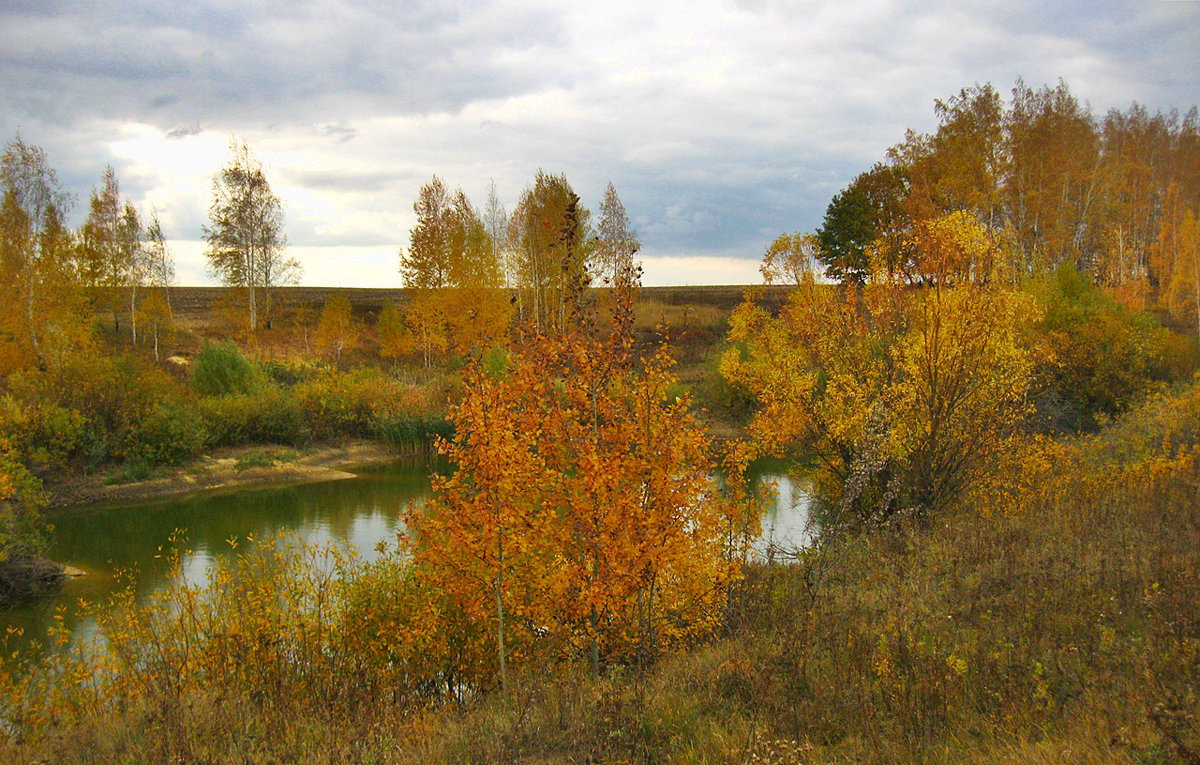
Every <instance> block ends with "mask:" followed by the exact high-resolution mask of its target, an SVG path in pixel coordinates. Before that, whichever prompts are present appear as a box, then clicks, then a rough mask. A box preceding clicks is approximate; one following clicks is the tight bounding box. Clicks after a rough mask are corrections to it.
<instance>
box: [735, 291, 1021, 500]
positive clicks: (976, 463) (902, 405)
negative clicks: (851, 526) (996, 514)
mask: <svg viewBox="0 0 1200 765" xmlns="http://www.w3.org/2000/svg"><path fill="white" fill-rule="evenodd" d="M926 283H927V284H929V286H928V287H926V288H924V289H914V288H912V287H908V286H906V285H904V284H902V283H900V282H899V281H898V280H894V279H881V280H876V281H872V282H870V283H868V284H867V285H866V286H865V287H864V288H863V289H862V292H861V293H858V292H857V291H856V290H855V289H854V288H853V287H852V286H851V287H848V288H844V289H839V288H835V287H833V286H828V285H821V284H817V283H816V281H815V279H813V278H812V277H811V275H810V276H808V277H806V278H805V279H804V280H803V282H802V284H801V286H800V287H799V288H798V289H797V290H796V291H795V292H793V294H792V296H791V297H790V299H789V301H788V303H787V305H786V306H785V307H784V308H783V309H782V310H781V311H780V313H779V315H778V316H775V317H773V316H771V315H770V314H768V313H767V312H766V311H764V310H763V309H761V308H759V307H758V306H756V305H754V304H753V303H746V304H744V305H742V306H740V307H739V308H738V309H737V310H736V311H735V312H734V314H733V316H732V317H731V320H730V335H729V339H730V341H731V343H732V347H731V348H730V350H729V351H728V352H726V354H725V355H724V356H723V357H722V359H721V372H722V374H723V375H724V376H725V377H726V379H728V380H729V381H730V382H731V383H732V384H734V385H735V386H737V387H740V388H741V389H743V390H745V391H746V392H747V393H749V394H750V395H751V396H753V397H754V398H755V399H756V400H757V402H758V407H759V408H758V411H757V412H756V413H755V415H754V417H753V419H752V421H751V425H750V431H751V434H752V436H753V437H754V440H755V443H756V445H757V448H758V450H759V451H760V452H765V453H776V454H779V453H787V452H789V451H794V452H797V453H800V454H806V455H809V456H811V457H812V458H813V459H814V460H815V461H816V468H815V471H814V479H815V481H816V483H817V488H818V492H819V494H820V495H821V496H822V497H823V498H824V499H825V500H826V502H827V504H828V505H829V506H830V507H831V508H832V509H833V510H834V511H839V512H844V513H846V514H847V516H848V517H854V518H856V519H858V520H863V519H866V518H871V517H880V516H886V515H890V514H892V513H895V512H897V511H899V510H901V509H906V508H913V509H916V510H917V511H918V512H920V513H926V512H934V511H937V510H940V509H942V508H944V507H945V506H947V505H948V504H950V503H951V502H952V501H953V500H954V499H955V498H956V497H957V496H958V494H959V493H960V492H961V491H963V490H965V489H966V488H968V487H969V486H971V485H972V484H973V483H974V482H975V481H977V480H978V479H979V477H980V475H981V474H982V472H983V471H984V469H985V468H986V466H987V465H988V464H989V462H990V461H992V460H994V459H996V458H998V456H999V455H1001V454H1002V452H1003V450H1004V448H1005V445H1006V436H1007V435H1008V434H1009V433H1010V432H1011V430H1012V429H1013V428H1014V427H1015V426H1016V425H1017V424H1019V422H1020V421H1021V419H1022V417H1023V415H1024V413H1025V411H1026V404H1025V396H1024V394H1025V390H1026V386H1027V384H1028V380H1029V374H1030V357H1029V353H1028V352H1027V351H1026V350H1025V349H1024V347H1023V346H1022V342H1021V332H1022V330H1023V328H1024V327H1025V326H1026V325H1027V324H1028V323H1029V322H1030V321H1032V320H1033V319H1034V318H1035V315H1036V308H1035V306H1034V304H1033V302H1032V301H1031V300H1030V299H1029V298H1027V297H1026V296H1023V295H1021V294H1019V293H1015V292H1011V291H1006V290H1002V289H998V288H995V287H988V286H976V285H972V284H970V283H963V284H959V285H957V286H954V287H949V286H947V282H946V281H945V280H941V279H935V280H930V281H927V282H926Z"/></svg>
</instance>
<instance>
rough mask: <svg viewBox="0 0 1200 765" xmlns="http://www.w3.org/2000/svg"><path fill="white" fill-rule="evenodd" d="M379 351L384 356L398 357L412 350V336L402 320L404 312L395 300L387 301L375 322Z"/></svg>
mask: <svg viewBox="0 0 1200 765" xmlns="http://www.w3.org/2000/svg"><path fill="white" fill-rule="evenodd" d="M375 335H376V339H378V341H379V352H380V354H382V355H383V356H384V357H385V358H389V359H400V358H402V357H404V356H406V355H408V354H409V353H411V352H412V350H413V347H414V346H413V336H412V333H411V332H409V330H408V325H407V323H406V322H405V320H404V312H403V311H402V310H401V309H400V306H399V305H398V304H397V303H396V302H395V301H388V303H387V304H385V305H384V306H383V310H381V311H380V312H379V319H378V320H377V321H376V322H375Z"/></svg>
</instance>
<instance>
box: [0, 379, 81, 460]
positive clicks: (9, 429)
mask: <svg viewBox="0 0 1200 765" xmlns="http://www.w3.org/2000/svg"><path fill="white" fill-rule="evenodd" d="M0 433H5V434H6V435H7V436H8V437H9V438H10V439H11V440H12V447H13V449H14V450H15V453H16V455H17V456H18V458H19V459H20V460H21V461H22V462H23V463H25V465H27V466H28V467H29V468H30V469H32V470H35V471H53V470H62V469H63V468H64V467H66V464H67V463H68V462H69V461H70V460H71V459H72V458H73V457H75V456H76V455H78V454H80V453H81V452H82V451H83V449H84V446H85V442H86V436H87V423H86V421H85V419H84V416H83V415H82V414H80V413H79V412H77V411H75V410H73V409H66V408H64V407H61V406H59V405H58V404H55V403H52V402H42V403H32V404H30V403H25V402H22V401H19V400H17V399H16V398H14V397H13V396H11V395H5V396H3V397H0Z"/></svg>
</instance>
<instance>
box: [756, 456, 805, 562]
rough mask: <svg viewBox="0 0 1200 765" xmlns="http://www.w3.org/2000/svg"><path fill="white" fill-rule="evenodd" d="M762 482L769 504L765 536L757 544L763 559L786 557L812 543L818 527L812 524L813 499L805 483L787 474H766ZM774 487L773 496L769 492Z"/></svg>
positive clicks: (765, 517) (763, 534) (763, 524)
mask: <svg viewBox="0 0 1200 765" xmlns="http://www.w3.org/2000/svg"><path fill="white" fill-rule="evenodd" d="M759 481H760V486H761V487H762V490H763V494H764V505H765V507H764V509H763V516H762V535H761V536H759V538H758V540H757V541H756V542H755V543H754V552H755V554H756V555H758V556H759V557H760V558H761V559H763V560H767V561H780V560H786V559H787V558H788V556H789V555H791V554H794V553H795V551H797V550H799V549H801V548H804V547H808V546H809V545H811V544H812V541H813V531H814V529H813V528H812V527H811V525H810V523H809V507H810V506H811V503H812V498H811V497H810V496H809V494H808V492H807V491H806V490H805V487H804V485H803V484H801V483H799V482H797V481H795V480H793V479H792V478H789V477H787V476H781V475H764V476H762V477H761V478H760V479H759ZM772 486H773V487H774V495H773V496H772V494H771V492H770V491H769V489H770V488H771V487H772Z"/></svg>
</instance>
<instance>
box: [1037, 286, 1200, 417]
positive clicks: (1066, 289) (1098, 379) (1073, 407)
mask: <svg viewBox="0 0 1200 765" xmlns="http://www.w3.org/2000/svg"><path fill="white" fill-rule="evenodd" d="M1033 291H1034V292H1036V293H1037V294H1038V296H1039V297H1040V299H1041V301H1042V303H1043V305H1044V307H1045V315H1044V318H1043V320H1042V321H1041V322H1040V324H1039V325H1038V326H1037V327H1036V328H1035V330H1034V331H1035V337H1036V340H1037V341H1038V342H1039V343H1040V345H1041V346H1042V348H1043V350H1044V356H1045V359H1046V360H1045V361H1044V362H1043V363H1042V364H1041V368H1040V369H1039V370H1038V374H1037V378H1038V383H1039V384H1038V389H1037V405H1038V411H1039V414H1040V420H1041V421H1040V423H1039V424H1040V425H1041V426H1042V427H1044V428H1048V429H1050V430H1067V431H1079V430H1094V429H1095V428H1096V426H1097V424H1098V422H1099V420H1098V419H1097V418H1098V417H1100V418H1101V419H1103V418H1106V417H1112V416H1115V415H1118V414H1121V413H1122V412H1125V411H1127V410H1128V409H1129V408H1130V407H1131V406H1133V405H1135V404H1137V403H1138V402H1139V401H1141V400H1142V399H1143V398H1144V397H1145V396H1146V394H1147V393H1149V392H1151V391H1154V390H1155V389H1161V388H1162V387H1163V385H1164V383H1166V382H1168V381H1170V380H1171V379H1173V378H1174V379H1177V377H1178V376H1181V375H1185V374H1186V373H1187V372H1188V371H1189V370H1190V369H1192V368H1194V364H1195V351H1194V349H1193V347H1192V344H1191V343H1187V342H1186V341H1180V339H1179V338H1178V337H1177V336H1175V335H1173V334H1172V333H1171V331H1170V330H1168V329H1166V328H1164V327H1162V326H1161V325H1160V324H1159V323H1158V322H1157V321H1156V320H1155V319H1154V317H1152V316H1150V315H1148V314H1144V313H1141V312H1138V311H1134V310H1131V309H1129V308H1126V307H1125V306H1123V305H1121V304H1120V303H1118V302H1117V301H1116V300H1114V299H1113V298H1112V297H1110V296H1109V295H1107V294H1105V293H1104V292H1103V291H1101V290H1100V289H1099V288H1097V287H1096V286H1094V285H1092V284H1091V283H1089V282H1088V281H1087V280H1086V279H1085V278H1084V277H1083V276H1081V275H1080V274H1079V273H1078V272H1077V271H1075V270H1074V269H1072V268H1069V267H1064V268H1061V269H1059V271H1058V272H1057V273H1055V274H1054V275H1053V276H1052V277H1050V278H1049V279H1047V280H1046V281H1044V282H1040V283H1037V284H1035V285H1034V286H1033Z"/></svg>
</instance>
